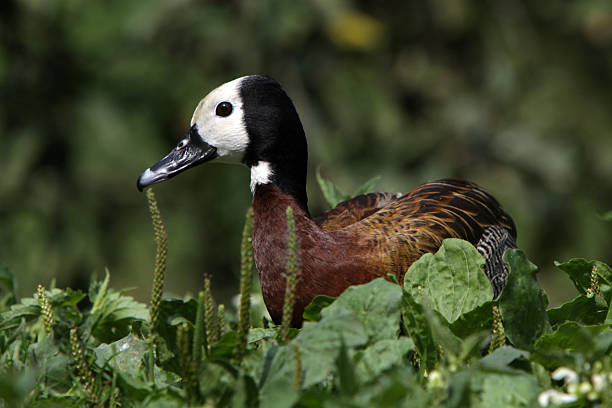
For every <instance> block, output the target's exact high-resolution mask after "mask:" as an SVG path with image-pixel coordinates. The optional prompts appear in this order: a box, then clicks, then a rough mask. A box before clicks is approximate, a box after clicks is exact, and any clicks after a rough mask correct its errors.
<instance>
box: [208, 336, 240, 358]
mask: <svg viewBox="0 0 612 408" xmlns="http://www.w3.org/2000/svg"><path fill="white" fill-rule="evenodd" d="M236 344H237V338H236V332H235V331H234V330H230V331H228V332H226V333H223V336H221V339H220V340H219V341H218V342H217V343H215V344H214V345H213V346H212V348H211V352H210V358H213V359H215V358H216V359H223V358H227V359H229V358H231V357H232V356H233V353H234V350H235V349H236Z"/></svg>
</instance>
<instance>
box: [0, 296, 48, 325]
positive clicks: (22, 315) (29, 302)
mask: <svg viewBox="0 0 612 408" xmlns="http://www.w3.org/2000/svg"><path fill="white" fill-rule="evenodd" d="M38 316H40V305H39V304H38V302H37V301H36V300H35V299H34V298H23V299H21V303H18V304H16V305H12V306H11V307H10V309H9V310H8V311H6V312H3V313H0V331H2V330H7V329H12V328H15V327H18V326H19V325H20V324H21V319H25V320H26V321H30V320H32V319H34V318H36V317H38Z"/></svg>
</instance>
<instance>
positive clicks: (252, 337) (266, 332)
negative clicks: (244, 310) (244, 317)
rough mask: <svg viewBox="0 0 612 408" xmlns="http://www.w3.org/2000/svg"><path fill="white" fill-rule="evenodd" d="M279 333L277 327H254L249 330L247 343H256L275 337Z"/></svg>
mask: <svg viewBox="0 0 612 408" xmlns="http://www.w3.org/2000/svg"><path fill="white" fill-rule="evenodd" d="M277 334H278V330H276V329H264V328H263V327H254V328H251V329H250V330H249V337H248V339H247V343H255V342H258V341H260V340H265V339H270V338H273V337H274V336H276V335H277Z"/></svg>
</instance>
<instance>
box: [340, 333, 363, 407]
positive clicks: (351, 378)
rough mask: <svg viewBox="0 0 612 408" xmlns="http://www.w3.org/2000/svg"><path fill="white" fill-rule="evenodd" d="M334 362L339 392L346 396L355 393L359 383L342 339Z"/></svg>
mask: <svg viewBox="0 0 612 408" xmlns="http://www.w3.org/2000/svg"><path fill="white" fill-rule="evenodd" d="M335 362H336V370H337V372H338V383H339V387H338V388H339V390H340V392H341V393H343V394H345V395H348V396H352V395H355V393H357V391H358V389H359V383H358V381H357V376H356V375H355V366H354V364H353V362H352V361H351V359H350V358H349V355H348V351H347V349H346V346H345V345H344V341H342V342H341V343H340V350H339V351H338V356H337V357H336V361H335Z"/></svg>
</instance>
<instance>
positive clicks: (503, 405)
mask: <svg viewBox="0 0 612 408" xmlns="http://www.w3.org/2000/svg"><path fill="white" fill-rule="evenodd" d="M472 388H473V389H477V390H479V391H480V402H481V404H482V406H483V407H495V408H518V407H536V406H538V404H537V398H538V394H539V393H540V392H541V391H542V390H541V389H540V386H539V385H538V381H537V380H536V378H535V377H534V376H532V375H525V374H523V375H509V374H494V373H479V374H478V375H475V376H474V377H473V378H472Z"/></svg>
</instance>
